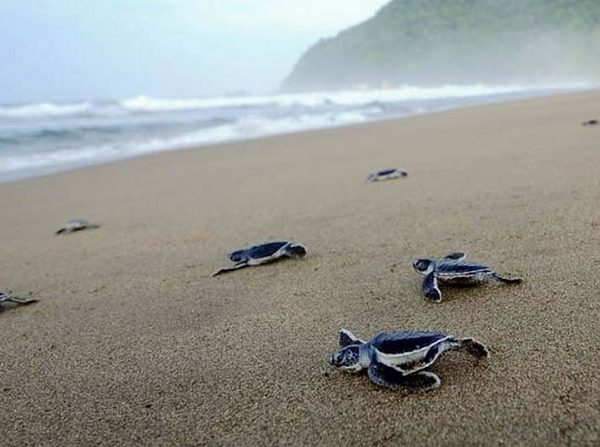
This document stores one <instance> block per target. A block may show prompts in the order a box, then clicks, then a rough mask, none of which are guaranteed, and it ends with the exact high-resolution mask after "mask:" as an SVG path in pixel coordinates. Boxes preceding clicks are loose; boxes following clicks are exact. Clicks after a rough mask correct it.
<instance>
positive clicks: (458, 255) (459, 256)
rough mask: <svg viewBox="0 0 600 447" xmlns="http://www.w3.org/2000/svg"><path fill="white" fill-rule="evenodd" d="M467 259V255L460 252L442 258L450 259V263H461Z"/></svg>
mask: <svg viewBox="0 0 600 447" xmlns="http://www.w3.org/2000/svg"><path fill="white" fill-rule="evenodd" d="M466 258H467V254H466V253H463V252H461V251H457V252H455V253H450V254H447V255H446V256H444V259H450V260H452V261H463V260H465V259H466Z"/></svg>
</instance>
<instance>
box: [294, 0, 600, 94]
mask: <svg viewBox="0 0 600 447" xmlns="http://www.w3.org/2000/svg"><path fill="white" fill-rule="evenodd" d="M599 74H600V0H393V1H391V2H390V3H388V4H387V5H386V6H384V7H383V8H381V10H380V11H379V12H378V13H377V14H376V15H375V16H374V17H373V18H371V19H369V20H367V21H365V22H363V23H361V24H359V25H356V26H354V27H352V28H349V29H347V30H345V31H342V32H340V33H339V34H338V35H337V36H335V37H333V38H329V39H323V40H320V41H319V42H318V43H316V44H315V45H313V46H312V47H311V48H310V49H308V51H306V53H304V55H303V56H302V57H301V58H300V60H299V61H298V62H297V64H296V66H295V67H294V69H293V71H292V73H291V74H290V75H289V76H288V77H287V79H286V80H285V81H284V83H283V88H284V89H286V90H308V89H322V88H342V87H357V86H359V85H361V84H368V85H369V86H382V85H386V84H398V83H409V84H440V83H442V84H447V83H465V82H508V81H515V82H526V81H540V80H541V81H561V80H589V79H591V78H596V79H598V78H600V76H599Z"/></svg>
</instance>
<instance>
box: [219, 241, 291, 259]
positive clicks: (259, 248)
mask: <svg viewBox="0 0 600 447" xmlns="http://www.w3.org/2000/svg"><path fill="white" fill-rule="evenodd" d="M288 244H289V242H288V241H277V242H267V243H266V244H260V245H254V246H253V247H250V248H246V249H243V250H237V251H234V252H233V253H231V254H230V255H229V259H231V260H232V261H233V262H240V261H243V260H249V259H263V258H268V257H270V256H273V255H274V254H275V253H277V252H278V251H279V250H281V249H282V248H283V247H285V246H286V245H288Z"/></svg>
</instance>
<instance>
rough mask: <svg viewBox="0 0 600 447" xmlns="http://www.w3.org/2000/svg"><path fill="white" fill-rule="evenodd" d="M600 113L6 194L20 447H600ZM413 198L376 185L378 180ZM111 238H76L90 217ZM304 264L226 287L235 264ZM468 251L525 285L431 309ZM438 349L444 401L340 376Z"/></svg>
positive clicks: (550, 104)
mask: <svg viewBox="0 0 600 447" xmlns="http://www.w3.org/2000/svg"><path fill="white" fill-rule="evenodd" d="M599 115H600V92H599V91H593V92H583V93H577V94H568V95H560V96H554V97H549V98H543V99H534V100H526V101H519V102H514V103H507V104H499V105H488V106H481V107H473V108H466V109H461V110H454V111H449V112H444V113H437V114H432V115H424V116H417V117H411V118H406V119H402V120H391V121H385V122H379V123H371V124H366V125H360V126H354V127H347V128H338V129H329V130H320V131H314V132H306V133H300V134H293V135H284V136H277V137H271V138H265V139H260V140H253V141H246V142H239V143H233V144H227V145H220V146H214V147H209V148H202V149H199V150H185V151H177V152H169V153H160V154H155V155H150V156H145V157H142V158H138V159H132V160H127V161H122V162H117V163H114V164H107V165H102V166H96V167H91V168H84V169H79V170H76V171H71V172H67V173H62V174H58V175H52V176H48V177H43V178H36V179H30V180H26V181H19V182H14V183H8V184H2V185H0V204H1V208H2V211H3V212H2V219H0V246H1V247H2V250H1V253H2V256H0V290H12V291H14V292H15V293H16V294H20V295H25V296H27V295H28V294H29V293H31V294H32V296H33V297H34V298H37V299H38V300H39V302H38V303H37V304H35V305H32V306H27V307H22V308H16V309H11V310H7V311H4V312H0V339H1V340H2V343H0V359H1V360H0V378H1V384H0V413H1V414H2V422H1V423H0V444H2V445H3V446H25V445H32V446H34V445H35V446H40V445H45V446H70V445H73V446H81V445H107V446H108V445H180V446H195V445H333V444H335V443H339V444H340V445H403V446H408V445H432V446H435V445H450V446H459V445H460V446H469V445H486V446H493V445H511V446H514V445H528V446H548V445H557V446H558V445H598V443H600V377H599V375H598V369H599V366H600V347H599V346H598V343H597V339H598V333H599V332H598V319H599V316H600V299H599V296H600V295H599V291H600V280H599V279H598V278H599V276H598V271H599V268H600V254H599V253H600V207H599V204H600V176H599V173H600V171H599V168H600V126H589V127H582V126H581V122H582V121H584V120H586V119H589V118H598V116H599ZM388 167H399V168H402V169H405V170H407V171H408V172H409V176H408V177H407V178H405V179H399V180H395V181H389V182H382V183H378V184H367V183H366V182H365V179H366V177H367V175H368V174H369V173H370V172H372V171H374V170H378V169H384V168H388ZM74 217H81V218H86V219H88V220H90V221H94V222H99V223H101V224H102V228H100V229H97V230H91V231H88V232H81V233H77V234H73V235H69V236H64V237H57V236H54V235H53V232H54V231H55V230H56V229H58V228H59V227H60V226H61V225H62V224H63V223H64V222H65V221H66V220H68V219H69V218H74ZM279 239H292V240H295V241H297V242H301V243H302V244H304V245H306V246H307V247H308V249H309V256H307V258H306V259H305V260H301V261H285V262H281V263H277V264H272V265H268V266H261V267H256V268H251V269H245V270H241V271H238V272H234V273H231V274H228V275H224V276H222V277H218V278H212V277H211V274H212V273H213V272H215V271H216V270H218V269H219V268H220V267H222V266H224V265H227V264H228V260H227V257H226V255H227V253H228V252H229V251H230V250H232V249H236V248H240V247H244V246H247V245H251V244H254V243H258V242H263V241H268V240H279ZM452 251H466V252H467V253H469V255H470V257H471V258H473V259H474V260H477V261H481V262H484V263H487V264H489V265H491V266H493V267H495V268H497V269H498V271H500V272H502V273H509V274H513V275H516V276H522V277H523V278H524V279H525V282H524V283H523V284H522V285H519V286H506V285H493V284H490V285H487V286H482V287H478V288H471V289H444V291H445V300H444V302H443V303H441V304H432V303H430V302H428V301H426V300H425V299H424V298H423V296H422V292H421V278H420V276H419V275H418V274H416V273H415V272H414V270H413V269H412V267H411V263H412V261H413V260H414V259H415V258H418V257H423V256H443V255H445V254H446V253H448V252H452ZM343 327H344V328H348V329H350V330H352V331H353V332H355V333H356V334H357V335H359V336H361V337H364V338H368V337H370V336H371V335H374V334H375V333H376V332H378V331H382V330H399V329H423V330H425V329H430V330H441V331H446V332H449V333H451V334H454V335H456V336H471V337H475V338H477V339H479V340H481V341H482V342H484V343H486V344H487V345H488V346H489V347H490V349H491V352H492V356H491V358H490V360H489V361H488V362H486V363H480V364H477V363H476V362H474V361H473V359H472V358H471V357H469V356H468V355H465V354H461V353H448V354H447V355H446V356H445V357H444V358H443V359H442V360H441V361H440V362H438V363H437V364H436V365H435V366H434V368H433V371H435V372H436V373H438V374H439V375H440V377H441V379H442V386H441V387H440V388H439V389H438V390H435V391H432V392H428V393H423V392H420V393H408V392H403V391H399V392H394V391H389V390H386V389H382V388H378V387H376V386H375V385H373V384H372V383H370V382H369V380H368V378H367V377H366V376H364V375H363V376H354V375H350V374H347V373H343V372H340V371H337V370H334V369H333V368H332V367H331V366H329V365H328V363H327V358H328V356H329V355H330V354H331V352H333V351H334V350H335V349H336V347H337V337H338V331H339V329H340V328H343Z"/></svg>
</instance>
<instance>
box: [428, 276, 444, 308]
mask: <svg viewBox="0 0 600 447" xmlns="http://www.w3.org/2000/svg"><path fill="white" fill-rule="evenodd" d="M423 292H424V293H425V296H426V297H427V298H429V299H430V300H431V301H435V302H436V303H439V302H440V301H442V291H441V290H440V288H439V287H438V280H437V278H436V277H435V273H434V272H430V273H428V274H427V275H425V278H424V279H423Z"/></svg>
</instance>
